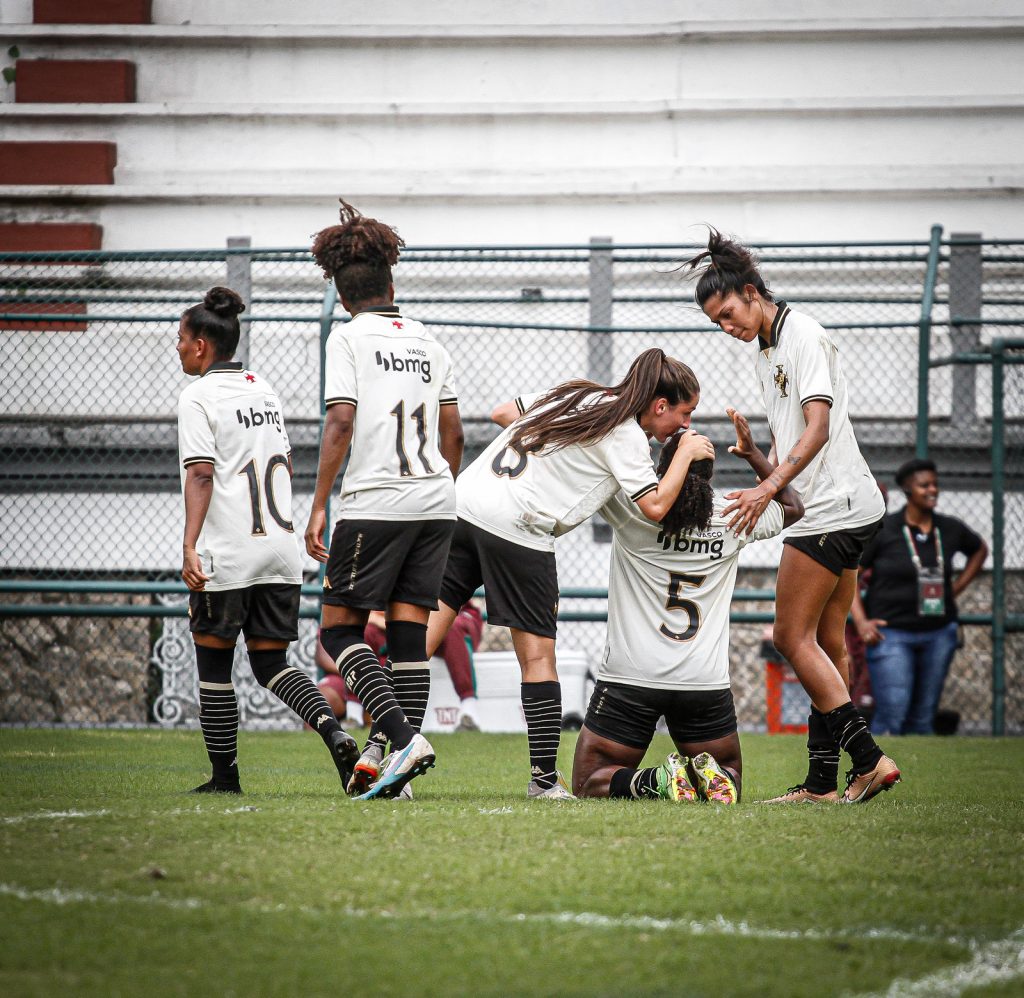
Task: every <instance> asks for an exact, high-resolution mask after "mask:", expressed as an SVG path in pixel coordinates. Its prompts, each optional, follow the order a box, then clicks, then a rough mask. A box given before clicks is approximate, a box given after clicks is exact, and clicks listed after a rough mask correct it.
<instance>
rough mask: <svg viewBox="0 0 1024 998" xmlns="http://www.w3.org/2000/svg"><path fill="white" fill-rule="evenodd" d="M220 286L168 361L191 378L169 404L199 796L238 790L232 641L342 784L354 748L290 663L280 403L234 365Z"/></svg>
mask: <svg viewBox="0 0 1024 998" xmlns="http://www.w3.org/2000/svg"><path fill="white" fill-rule="evenodd" d="M244 308H245V305H244V304H243V303H242V300H241V299H240V298H239V297H238V295H237V294H235V292H234V291H231V290H229V289H228V288H211V289H210V290H209V291H208V292H207V293H206V297H205V299H204V300H203V302H202V304H200V305H193V306H192V307H191V308H189V309H186V311H185V313H184V314H183V315H182V317H181V324H180V326H179V328H178V357H179V359H180V360H181V368H182V370H183V371H184V372H185V373H186V374H191V375H199V378H198V379H197V380H196V381H193V382H192V383H191V384H190V385H188V387H187V388H186V389H185V390H184V391H183V392H182V393H181V397H180V399H179V401H178V446H179V451H180V456H181V483H182V489H183V491H184V494H185V534H184V542H183V557H182V569H181V577H182V578H183V579H184V580H185V584H186V585H187V586H188V588H189V590H190V591H191V592H190V595H189V617H190V618H191V619H190V622H189V627H190V629H191V631H192V637H193V640H194V641H195V646H196V665H197V666H198V670H199V710H200V713H199V723H200V726H201V728H202V731H203V738H204V739H205V741H206V750H207V753H208V754H209V756H210V762H211V763H212V764H213V776H212V777H211V779H210V780H209V782H207V783H204V784H203V785H202V786H199V787H196V788H195V789H196V792H198V793H215V792H225V793H241V786H240V783H239V778H238V765H237V759H236V748H237V739H238V701H237V700H236V698H235V691H234V687H233V686H232V684H231V663H232V660H233V659H234V654H235V643H236V641H237V640H238V635H239V632H241V633H242V634H244V635H245V643H246V647H247V649H248V653H249V664H250V666H251V667H252V671H253V675H254V676H255V677H256V679H257V681H258V682H259V683H260V685H261V686H265V687H266V688H267V689H268V690H270V691H271V692H272V693H273V694H275V695H276V696H277V697H279V698H280V699H281V700H282V701H284V703H285V704H287V705H288V706H289V707H290V708H291V709H292V710H293V711H295V713H296V714H298V715H299V717H301V718H302V719H303V720H304V721H305V722H306V723H307V724H308V725H309V726H310V727H311V728H312V729H313V730H314V731H315V732H316V733H317V734H318V735H319V736H320V737H321V738H322V739H323V740H324V743H325V744H326V745H327V747H328V748H329V749H330V751H331V756H332V758H333V759H334V763H335V765H336V766H337V769H338V775H339V776H340V777H341V781H342V785H343V786H344V785H346V784H347V782H348V780H349V779H350V778H351V775H352V769H353V766H354V764H355V761H356V759H357V758H358V756H359V750H358V747H357V746H356V743H355V740H354V739H353V738H352V737H351V735H348V734H346V733H345V732H344V731H343V730H342V728H341V726H340V725H339V724H338V722H337V721H336V720H335V718H334V714H333V713H332V712H331V709H330V707H328V705H327V701H326V700H324V698H323V696H322V695H321V693H320V691H319V690H318V689H317V688H316V686H315V685H314V683H313V682H312V680H311V679H310V678H309V676H307V675H306V674H305V673H304V672H302V671H301V670H300V669H296V668H294V667H292V666H289V665H288V661H287V657H286V652H287V648H288V645H289V643H290V642H292V641H295V640H296V639H297V638H298V636H299V634H298V624H299V590H300V587H301V584H302V555H301V553H300V550H299V545H298V541H297V539H296V537H295V531H294V528H293V526H292V491H291V472H292V468H291V453H290V448H289V446H288V433H287V431H286V430H285V425H284V416H283V414H282V412H281V400H280V399H279V398H278V397H277V393H276V392H275V391H274V389H273V388H271V386H270V385H269V384H267V382H266V381H264V380H263V378H261V377H260V376H259V375H258V374H255V373H253V372H252V371H248V370H246V369H245V368H244V367H243V366H242V364H241V363H239V362H237V361H232V359H231V358H232V357H233V356H234V353H235V348H236V347H237V346H238V336H239V326H238V315H239V313H240V312H242V311H243V310H244Z"/></svg>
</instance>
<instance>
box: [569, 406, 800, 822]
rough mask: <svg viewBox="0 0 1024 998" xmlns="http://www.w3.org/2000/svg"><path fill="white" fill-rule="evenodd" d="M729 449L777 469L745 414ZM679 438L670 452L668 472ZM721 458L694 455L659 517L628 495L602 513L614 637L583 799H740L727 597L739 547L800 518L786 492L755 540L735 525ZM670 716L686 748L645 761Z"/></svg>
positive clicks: (581, 783)
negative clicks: (719, 472) (655, 762)
mask: <svg viewBox="0 0 1024 998" xmlns="http://www.w3.org/2000/svg"><path fill="white" fill-rule="evenodd" d="M727 411H728V413H729V416H730V417H731V419H732V421H733V425H734V426H735V429H736V443H735V445H733V446H732V447H730V448H729V451H730V453H732V454H735V455H737V456H739V457H742V458H744V459H745V460H746V461H747V462H748V463H749V464H750V466H751V468H753V470H754V472H755V473H756V474H757V475H759V476H765V475H768V474H770V473H771V465H770V464H769V463H768V459H767V458H766V457H765V456H764V454H762V453H761V451H760V450H758V448H757V447H756V446H755V445H754V442H753V440H752V438H751V435H750V427H749V426H748V424H747V421H746V419H744V417H743V416H741V415H740V414H739V413H738V412H736V411H735V410H733V409H729V410H727ZM679 441H680V438H679V437H673V438H672V439H670V440H669V441H668V443H667V444H666V445H665V446H664V448H662V453H661V461H660V463H659V466H658V473H659V475H660V476H664V475H665V474H666V472H667V471H668V469H669V467H670V465H671V462H672V460H673V458H674V456H675V453H676V449H677V447H678V445H679ZM713 470H714V460H713V459H705V460H701V461H694V462H693V463H691V464H690V467H689V470H688V471H687V473H686V481H685V482H684V483H683V487H682V490H681V491H680V493H679V496H678V498H677V499H676V501H675V502H674V503H673V504H672V507H671V508H670V509H669V511H668V512H667V513H666V514H665V515H664V516H663V517H662V519H661V521H660V523H655V522H653V521H652V520H649V519H647V517H645V516H644V515H643V514H642V513H641V512H640V511H639V510H637V509H636V508H635V507H634V506H633V504H632V503H630V502H629V501H628V499H627V498H626V496H624V495H623V494H622V493H621V492H620V493H619V494H618V495H616V496H615V497H614V498H613V499H612V500H611V501H610V502H609V503H608V504H607V505H606V506H605V507H604V508H603V509H602V510H601V512H602V515H603V516H604V517H605V519H606V520H607V521H608V522H609V523H610V524H611V526H612V530H613V537H614V539H613V543H612V558H611V570H610V573H609V579H608V637H607V642H606V644H605V651H604V655H603V657H602V660H601V665H600V667H599V669H598V671H597V684H596V686H595V687H594V693H593V695H592V696H591V698H590V706H589V707H588V709H587V716H586V720H585V721H584V724H583V729H582V731H581V732H580V736H579V739H578V741H577V742H576V756H575V758H574V760H573V768H572V782H573V789H574V791H575V792H576V793H577V794H578V795H579V796H581V797H618V798H623V799H626V800H643V799H646V798H659V797H660V798H663V799H666V800H671V801H675V802H677V803H693V802H695V801H698V800H705V801H713V802H716V803H721V804H735V803H736V802H737V801H738V800H739V795H740V779H741V776H742V758H741V755H740V741H739V735H738V734H737V731H736V710H735V706H734V704H733V697H732V690H731V689H730V688H729V604H730V602H731V600H732V592H733V589H734V587H735V585H736V569H737V563H738V560H739V553H740V551H741V550H742V548H743V547H744V546H745V545H746V544H747V543H748V542H749V541H758V540H764V539H765V538H768V537H774V536H775V535H776V534H778V533H779V531H780V530H782V529H783V527H788V526H789V525H790V524H793V523H795V522H796V521H797V520H799V519H800V517H801V516H802V515H803V506H802V504H801V502H800V499H799V497H798V496H797V494H796V493H795V492H794V491H793V490H792V489H788V488H787V489H782V490H781V491H780V492H779V494H778V496H777V497H776V499H777V501H774V502H771V503H769V505H768V508H767V509H766V510H765V513H764V516H762V517H761V519H760V520H759V521H758V523H757V526H756V527H755V529H754V530H753V532H752V533H750V534H749V535H747V534H742V535H737V534H735V533H733V532H732V531H731V530H729V528H728V519H727V517H726V516H725V515H724V510H725V508H726V506H728V504H729V502H730V498H731V497H732V496H734V495H735V493H731V494H730V495H729V496H724V495H721V494H720V493H718V492H716V491H715V490H714V489H713V488H712V486H711V476H712V473H713ZM662 716H664V718H665V720H666V722H667V724H668V730H669V735H670V736H671V738H672V740H673V741H674V742H675V745H676V748H677V749H678V752H673V753H672V754H671V755H669V756H668V758H667V759H666V760H665V762H664V763H662V764H661V765H660V766H652V767H648V768H646V769H639V768H637V767H638V766H639V764H640V762H641V760H642V759H643V756H644V753H645V752H646V751H647V749H648V747H649V746H650V744H651V739H652V738H653V736H654V730H655V726H656V724H657V723H658V718H659V717H662Z"/></svg>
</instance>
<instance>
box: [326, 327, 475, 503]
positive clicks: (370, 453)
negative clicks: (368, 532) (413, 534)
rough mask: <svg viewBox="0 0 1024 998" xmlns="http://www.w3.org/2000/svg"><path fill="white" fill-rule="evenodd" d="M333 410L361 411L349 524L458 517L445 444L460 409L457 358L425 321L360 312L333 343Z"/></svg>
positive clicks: (329, 381)
mask: <svg viewBox="0 0 1024 998" xmlns="http://www.w3.org/2000/svg"><path fill="white" fill-rule="evenodd" d="M324 397H325V402H326V405H327V406H328V408H330V407H331V406H335V405H339V404H341V403H343V402H347V403H348V404H349V405H353V406H355V407H356V416H355V425H354V428H353V431H352V446H351V450H350V452H349V462H348V467H347V468H346V470H345V474H344V478H343V480H342V484H341V505H340V512H341V514H342V515H344V516H345V517H347V518H350V519H366V520H454V519H455V482H454V480H453V479H452V474H451V469H449V467H448V462H447V461H445V459H444V458H443V457H442V456H441V450H440V447H439V445H438V440H439V436H438V423H439V418H440V411H441V406H443V405H456V404H458V398H457V397H456V395H455V384H454V377H453V373H452V361H451V357H449V355H448V351H447V350H445V348H444V347H443V346H441V344H440V343H438V342H437V340H436V339H434V337H433V335H431V334H430V333H429V332H428V331H427V330H426V329H425V328H424V326H423V324H422V323H420V322H416V321H415V320H414V319H407V318H405V317H404V316H401V315H399V313H398V311H397V310H395V309H389V310H388V311H386V312H385V311H380V312H375V311H367V312H360V313H359V314H358V315H357V316H356V317H355V318H354V319H352V321H351V322H349V323H348V324H347V325H345V326H339V327H338V328H337V329H335V330H334V331H333V332H332V333H331V335H330V337H329V338H328V340H327V369H326V378H325V390H324Z"/></svg>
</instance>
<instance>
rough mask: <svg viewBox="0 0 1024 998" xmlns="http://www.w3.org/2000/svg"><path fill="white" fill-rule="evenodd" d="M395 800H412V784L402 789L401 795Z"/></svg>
mask: <svg viewBox="0 0 1024 998" xmlns="http://www.w3.org/2000/svg"><path fill="white" fill-rule="evenodd" d="M395 800H412V784H411V783H407V784H406V785H405V786H404V787H402V790H401V793H399V795H398V796H397V797H396V798H395Z"/></svg>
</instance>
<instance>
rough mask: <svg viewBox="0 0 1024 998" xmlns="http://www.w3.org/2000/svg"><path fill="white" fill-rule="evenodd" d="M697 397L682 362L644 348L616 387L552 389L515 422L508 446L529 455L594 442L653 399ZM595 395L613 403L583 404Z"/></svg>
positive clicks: (582, 384) (584, 384)
mask: <svg viewBox="0 0 1024 998" xmlns="http://www.w3.org/2000/svg"><path fill="white" fill-rule="evenodd" d="M699 393H700V382H698V381H697V375H695V374H694V373H693V371H691V370H690V369H689V368H688V367H687V366H686V365H685V364H683V363H681V362H680V361H678V360H675V359H674V358H672V357H666V356H665V351H664V350H658V349H657V348H654V349H651V350H645V351H644V352H643V353H642V354H640V356H639V357H637V358H636V360H634V361H633V363H632V364H631V365H630V367H629V371H628V372H627V374H626V376H625V378H623V379H622V381H620V382H619V383H618V384H617V385H612V386H611V387H606V386H604V385H599V384H598V383H597V382H596V381H587V380H586V379H583V378H579V379H577V380H575V381H566V382H565V383H564V384H561V385H558V386H557V387H555V388H552V389H551V391H549V392H548V393H547V394H546V395H543V396H542V397H541V398H539V399H538V400H537V401H536V402H534V404H533V405H532V406H531V407H530V409H529V410H528V411H527V413H526V415H525V416H523V418H522V419H520V420H518V421H517V422H516V424H515V429H514V431H513V433H512V436H511V437H510V438H509V445H510V446H511V447H513V448H514V449H515V450H517V451H518V452H519V453H520V454H531V453H534V452H536V451H539V450H541V449H543V448H544V447H556V448H557V447H566V446H568V445H569V444H584V445H585V444H592V443H596V442H597V441H598V440H600V439H601V438H602V437H605V436H607V435H608V434H609V433H611V431H612V430H614V429H615V427H616V426H618V425H619V424H620V423H624V422H626V420H627V419H634V418H635V417H637V416H639V415H640V413H642V412H643V411H644V409H646V408H647V406H648V405H649V404H650V403H651V402H652V401H653V400H654V399H656V398H666V399H668V401H669V403H670V404H672V405H678V404H679V403H680V402H686V401H689V400H690V399H693V398H695V397H696V396H697V395H698V394H699ZM598 394H600V395H610V396H612V400H611V401H610V402H607V403H606V404H603V405H593V406H590V405H588V406H583V405H582V403H583V402H585V401H586V400H587V399H588V398H591V397H592V396H594V395H598Z"/></svg>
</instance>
